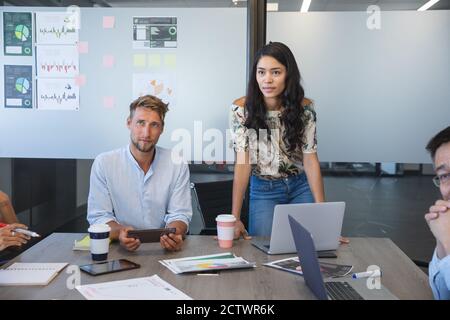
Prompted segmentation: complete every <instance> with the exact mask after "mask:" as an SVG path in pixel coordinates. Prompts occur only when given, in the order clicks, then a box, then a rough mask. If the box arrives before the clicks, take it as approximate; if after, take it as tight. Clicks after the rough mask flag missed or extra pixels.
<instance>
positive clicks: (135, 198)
mask: <svg viewBox="0 0 450 320" xmlns="http://www.w3.org/2000/svg"><path fill="white" fill-rule="evenodd" d="M189 185H190V182H189V168H188V165H187V164H186V163H179V164H177V163H174V162H173V161H172V157H171V151H170V150H168V149H163V148H160V147H156V149H155V157H154V159H153V162H152V164H151V166H150V169H149V170H148V171H147V174H144V171H143V170H142V169H141V168H140V167H139V165H138V163H137V161H136V159H134V157H133V155H132V154H131V151H130V146H127V147H124V148H121V149H117V150H113V151H110V152H105V153H102V154H100V155H98V156H97V158H96V159H95V161H94V163H93V165H92V170H91V182H90V189H89V198H88V214H87V219H88V221H89V223H90V224H95V223H107V222H109V221H116V222H117V223H120V224H122V225H125V226H132V227H133V228H135V229H153V228H162V227H164V226H167V225H168V224H169V223H171V222H173V221H183V222H184V223H186V225H188V226H189V222H190V221H191V218H192V203H191V191H190V186H189Z"/></svg>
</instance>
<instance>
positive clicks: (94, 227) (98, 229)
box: [88, 224, 111, 233]
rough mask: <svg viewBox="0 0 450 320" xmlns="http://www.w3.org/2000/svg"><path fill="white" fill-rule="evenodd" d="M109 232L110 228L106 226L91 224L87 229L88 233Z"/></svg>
mask: <svg viewBox="0 0 450 320" xmlns="http://www.w3.org/2000/svg"><path fill="white" fill-rule="evenodd" d="M109 231H111V227H110V226H108V225H107V224H93V225H91V226H90V227H89V229H88V232H92V233H102V232H109Z"/></svg>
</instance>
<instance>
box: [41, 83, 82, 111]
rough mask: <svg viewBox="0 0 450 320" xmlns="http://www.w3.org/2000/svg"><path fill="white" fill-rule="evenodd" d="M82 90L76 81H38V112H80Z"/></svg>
mask: <svg viewBox="0 0 450 320" xmlns="http://www.w3.org/2000/svg"><path fill="white" fill-rule="evenodd" d="M79 92H80V88H79V87H78V86H77V85H76V83H75V79H38V81H37V109H38V110H78V109H79V106H80V97H79Z"/></svg>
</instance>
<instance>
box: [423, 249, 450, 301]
mask: <svg viewBox="0 0 450 320" xmlns="http://www.w3.org/2000/svg"><path fill="white" fill-rule="evenodd" d="M428 273H429V281H430V286H431V289H432V290H433V295H434V298H435V299H439V300H450V255H448V256H446V257H445V258H443V259H439V258H438V256H437V253H436V250H434V254H433V259H432V260H431V262H430V265H429V266H428Z"/></svg>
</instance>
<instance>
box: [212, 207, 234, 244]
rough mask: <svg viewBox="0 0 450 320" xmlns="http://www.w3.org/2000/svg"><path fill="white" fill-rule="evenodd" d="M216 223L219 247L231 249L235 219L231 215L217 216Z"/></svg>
mask: <svg viewBox="0 0 450 320" xmlns="http://www.w3.org/2000/svg"><path fill="white" fill-rule="evenodd" d="M216 222H217V239H218V240H219V247H221V248H231V247H232V246H233V239H234V227H235V225H236V217H235V216H233V215H232V214H219V215H218V216H217V217H216Z"/></svg>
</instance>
